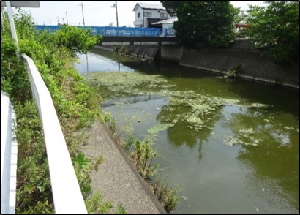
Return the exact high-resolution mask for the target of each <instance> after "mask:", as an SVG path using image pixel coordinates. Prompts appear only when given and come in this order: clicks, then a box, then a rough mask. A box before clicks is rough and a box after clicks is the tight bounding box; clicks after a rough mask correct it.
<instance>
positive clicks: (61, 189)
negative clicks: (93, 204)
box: [22, 54, 87, 214]
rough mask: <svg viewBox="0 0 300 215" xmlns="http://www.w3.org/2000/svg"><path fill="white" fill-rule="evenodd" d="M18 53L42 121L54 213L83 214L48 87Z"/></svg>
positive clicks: (76, 184) (29, 62) (84, 211)
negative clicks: (24, 65)
mask: <svg viewBox="0 0 300 215" xmlns="http://www.w3.org/2000/svg"><path fill="white" fill-rule="evenodd" d="M22 57H23V59H24V60H25V62H26V64H27V70H28V74H29V80H30V85H31V92H32V96H33V98H34V100H35V103H36V104H37V107H38V111H39V115H40V118H41V121H42V126H43V131H44V138H45V145H46V149H47V157H48V165H49V171H50V181H51V189H52V196H53V202H54V209H55V213H57V214H73V213H74V214H87V211H86V206H85V203H84V201H83V197H82V194H81V191H80V187H79V184H78V181H77V177H76V174H75V171H74V168H73V165H72V161H71V157H70V154H69V151H68V148H67V145H66V142H65V139H64V136H63V133H62V130H61V127H60V123H59V120H58V117H57V115H56V111H55V108H54V106H53V101H52V99H51V96H50V93H49V91H48V88H47V87H46V85H45V83H44V81H43V79H42V77H41V75H40V73H39V71H38V70H37V68H36V66H35V64H34V62H33V60H32V59H31V58H29V57H28V56H26V55H24V54H23V55H22Z"/></svg>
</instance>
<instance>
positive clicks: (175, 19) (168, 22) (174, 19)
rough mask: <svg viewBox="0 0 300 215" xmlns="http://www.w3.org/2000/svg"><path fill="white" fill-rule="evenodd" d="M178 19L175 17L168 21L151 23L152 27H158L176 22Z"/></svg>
mask: <svg viewBox="0 0 300 215" xmlns="http://www.w3.org/2000/svg"><path fill="white" fill-rule="evenodd" d="M177 20H178V18H177V17H173V18H170V19H165V20H161V21H159V22H156V23H152V25H159V24H171V23H173V22H175V21H177Z"/></svg>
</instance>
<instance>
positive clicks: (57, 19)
mask: <svg viewBox="0 0 300 215" xmlns="http://www.w3.org/2000/svg"><path fill="white" fill-rule="evenodd" d="M56 18H57V25H59V17H56Z"/></svg>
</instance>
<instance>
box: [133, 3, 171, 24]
mask: <svg viewBox="0 0 300 215" xmlns="http://www.w3.org/2000/svg"><path fill="white" fill-rule="evenodd" d="M132 11H134V12H135V21H134V22H133V25H134V26H135V27H144V28H151V27H157V25H152V23H156V22H158V21H161V20H166V19H168V18H170V17H171V16H170V15H169V14H168V13H167V11H166V9H165V8H164V7H163V6H162V4H145V3H136V5H135V7H134V9H133V10H132Z"/></svg>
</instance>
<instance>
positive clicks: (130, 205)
mask: <svg viewBox="0 0 300 215" xmlns="http://www.w3.org/2000/svg"><path fill="white" fill-rule="evenodd" d="M88 133H89V135H90V137H89V138H88V140H87V142H86V143H83V144H82V145H80V146H79V148H80V150H81V151H83V152H84V154H85V155H86V156H88V157H90V158H91V159H92V160H95V159H96V158H97V157H98V156H99V155H102V156H103V158H104V162H103V163H102V164H100V166H99V168H98V171H97V172H95V171H93V172H92V174H91V179H92V183H91V186H92V190H93V192H97V191H99V192H100V194H101V195H102V197H103V199H104V200H105V201H111V202H112V203H113V205H114V207H113V208H112V209H111V210H110V212H109V213H116V211H117V208H118V205H119V204H120V203H121V204H122V206H123V207H124V208H125V211H126V212H127V213H128V214H159V213H163V214H165V213H166V212H165V210H164V209H163V207H162V205H161V203H160V202H159V201H158V200H157V198H156V197H155V196H154V195H153V193H152V191H151V190H150V188H149V186H148V185H147V184H146V183H145V181H144V179H142V178H141V176H140V175H139V174H138V172H137V171H136V169H135V167H134V166H133V165H132V164H131V163H130V161H129V159H128V156H127V155H126V153H125V152H124V151H123V150H122V149H121V148H120V146H119V145H117V144H115V143H114V142H113V140H112V138H111V137H110V135H109V133H108V132H107V130H106V128H105V126H103V125H102V124H101V123H100V122H99V121H98V120H97V121H96V122H95V123H94V124H93V125H92V127H91V128H90V129H89V130H88Z"/></svg>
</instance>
